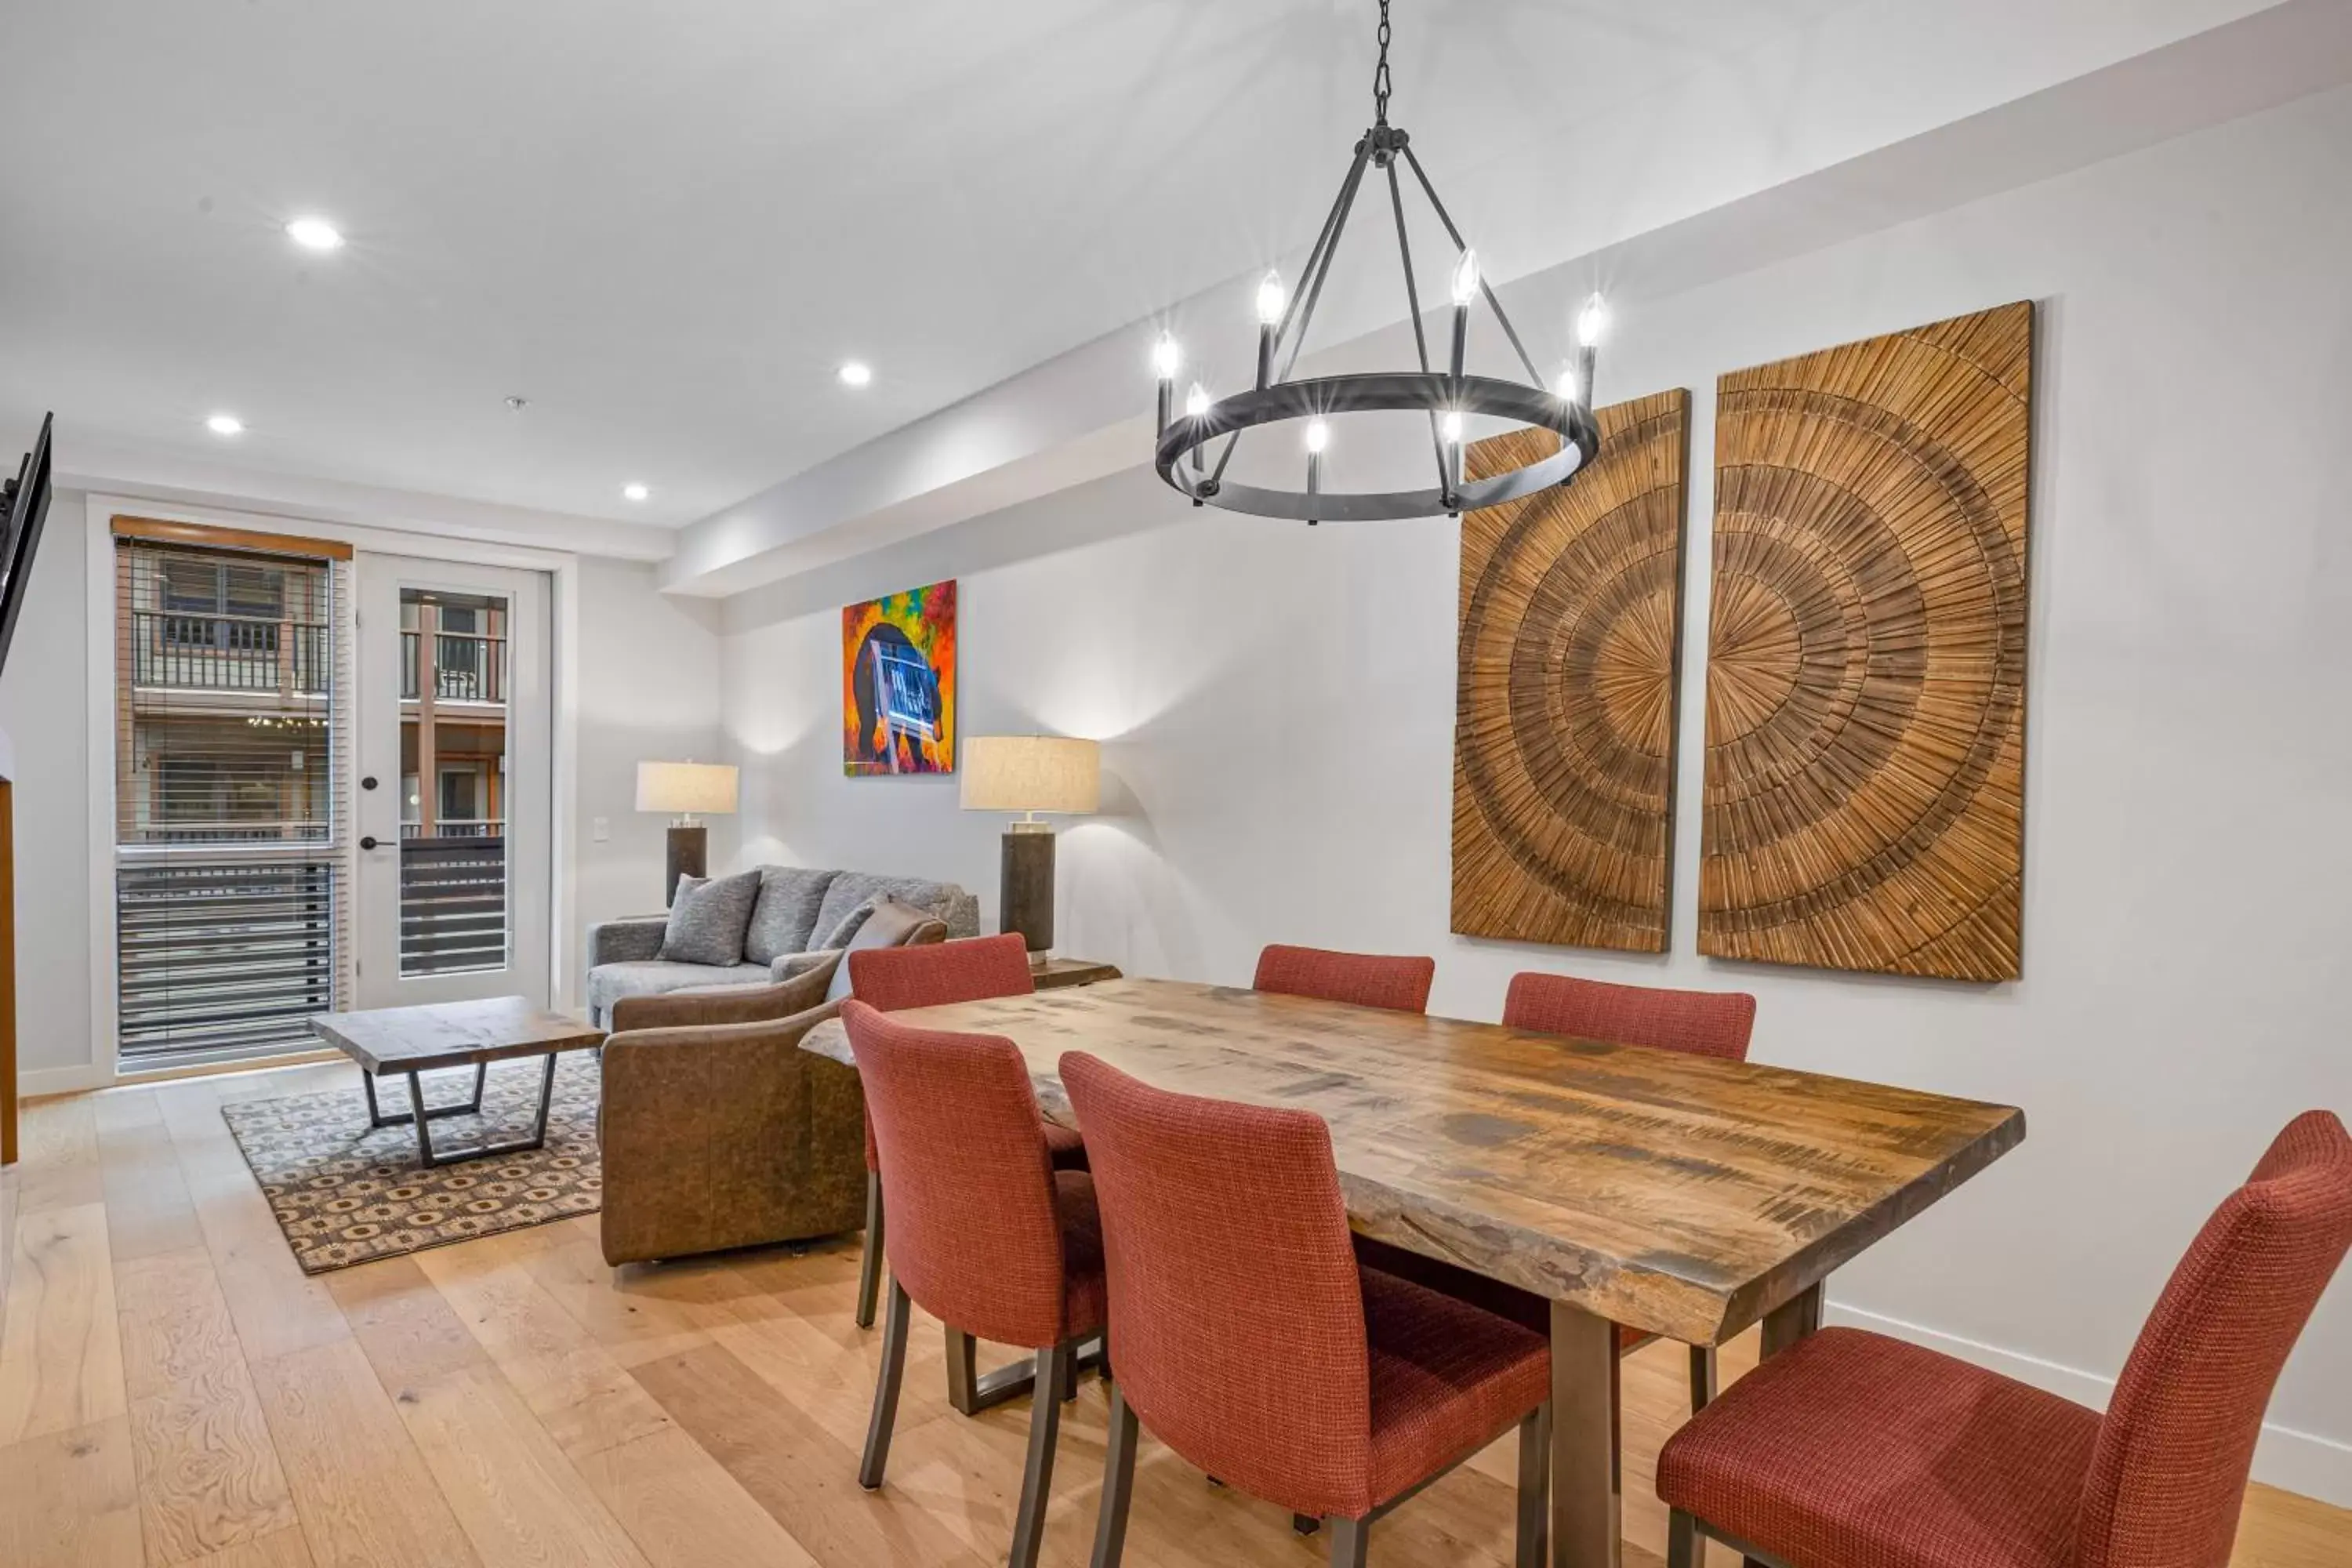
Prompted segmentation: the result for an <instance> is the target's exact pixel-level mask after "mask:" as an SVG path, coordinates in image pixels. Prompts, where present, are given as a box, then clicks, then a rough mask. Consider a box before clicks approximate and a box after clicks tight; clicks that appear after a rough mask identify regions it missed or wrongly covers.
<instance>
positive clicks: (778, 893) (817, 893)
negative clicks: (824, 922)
mask: <svg viewBox="0 0 2352 1568" xmlns="http://www.w3.org/2000/svg"><path fill="white" fill-rule="evenodd" d="M833 879H834V873H833V872H831V871H812V870H808V869H805V868H802V867H799V866H762V867H761V868H760V900H759V902H757V903H755V904H753V905H752V906H751V929H750V930H748V931H745V932H744V933H743V956H744V958H745V959H746V960H748V961H749V962H751V963H774V962H775V961H776V960H777V959H779V958H782V957H783V956H784V954H786V953H788V952H803V951H805V950H806V949H808V948H810V947H812V946H814V945H815V944H814V943H813V942H811V941H810V940H809V939H810V938H811V937H813V936H814V935H815V934H816V931H815V926H816V912H817V910H818V909H819V908H821V907H822V906H823V905H824V891H825V889H827V888H829V887H831V886H832V885H833Z"/></svg>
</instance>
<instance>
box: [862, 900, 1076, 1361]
mask: <svg viewBox="0 0 2352 1568" xmlns="http://www.w3.org/2000/svg"><path fill="white" fill-rule="evenodd" d="M1020 940H1021V939H1020V938H1019V937H1018V936H1015V937H1014V938H1013V941H1015V942H1018V941H1020ZM841 1022H842V1026H843V1027H844V1028H845V1029H846V1030H847V1031H848V1033H849V1046H850V1049H851V1050H852V1051H853V1052H854V1053H855V1054H856V1058H857V1075H858V1077H859V1078H860V1079H863V1080H864V1081H865V1084H866V1127H867V1129H868V1130H869V1131H870V1132H871V1134H872V1136H873V1138H874V1141H875V1144H876V1147H877V1150H878V1151H879V1152H880V1154H881V1172H882V1201H883V1203H884V1205H886V1207H887V1212H888V1214H889V1215H890V1225H889V1229H888V1231H887V1239H886V1242H885V1245H884V1250H885V1252H886V1253H887V1256H888V1258H889V1259H890V1272H891V1275H892V1276H893V1277H894V1278H895V1279H897V1280H898V1283H899V1284H900V1285H901V1286H903V1287H905V1288H906V1291H907V1294H908V1296H911V1297H912V1298H914V1300H915V1303H916V1305H918V1306H919V1307H921V1308H922V1309H923V1310H925V1311H927V1312H929V1313H930V1314H931V1315H932V1316H933V1317H935V1318H939V1319H940V1320H942V1321H946V1322H949V1323H952V1324H954V1325H955V1326H956V1327H957V1328H959V1329H961V1330H963V1331H965V1332H967V1333H971V1334H977V1335H979V1336H980V1337H981V1338H982V1339H984V1340H992V1341H994V1342H997V1343H999V1344H1007V1345H1026V1346H1028V1347H1030V1348H1032V1349H1035V1350H1043V1349H1045V1347H1046V1346H1049V1345H1054V1344H1058V1343H1060V1342H1061V1340H1062V1337H1063V1335H1062V1327H1063V1317H1064V1291H1063V1263H1062V1226H1061V1221H1060V1219H1059V1217H1058V1215H1057V1214H1056V1211H1055V1205H1054V1174H1053V1169H1052V1164H1051V1161H1050V1159H1049V1156H1048V1155H1047V1153H1046V1151H1045V1122H1044V1121H1043V1119H1042V1118H1041V1117H1039V1115H1038V1114H1037V1100H1036V1096H1035V1095H1034V1093H1033V1092H1031V1090H1030V1088H1029V1069H1028V1068H1027V1066H1026V1065H1025V1064H1024V1062H1023V1060H1022V1058H1021V1052H1020V1049H1019V1047H1015V1046H1014V1045H1013V1042H1012V1041H1010V1040H1007V1039H1004V1038H1002V1037H998V1036H995V1035H959V1034H953V1033H950V1032H949V1031H947V1030H944V1029H919V1028H914V1027H911V1026H908V1025H905V1024H900V1023H898V1022H896V1021H894V1020H892V1019H891V1018H890V1017H888V1016H887V1015H885V1014H883V1013H880V1012H878V1011H877V1010H876V1009H875V1008H873V1007H871V1006H868V1005H866V1004H865V1003H863V1002H860V1001H858V1000H856V998H855V997H853V998H851V999H850V1000H848V1001H846V1002H845V1003H843V1004H842V1007H841Z"/></svg>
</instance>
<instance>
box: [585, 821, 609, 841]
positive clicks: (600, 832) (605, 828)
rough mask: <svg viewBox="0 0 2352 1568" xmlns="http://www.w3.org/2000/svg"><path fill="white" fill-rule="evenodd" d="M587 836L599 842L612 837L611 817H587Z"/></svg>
mask: <svg viewBox="0 0 2352 1568" xmlns="http://www.w3.org/2000/svg"><path fill="white" fill-rule="evenodd" d="M588 837H591V838H593V839H594V840H595V841H596V842H597V843H599V844H603V843H604V842H605V841H607V840H608V839H610V838H611V837H613V819H612V818H611V817H609V816H592V817H590V818H589V819H588Z"/></svg>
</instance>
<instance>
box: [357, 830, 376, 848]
mask: <svg viewBox="0 0 2352 1568" xmlns="http://www.w3.org/2000/svg"><path fill="white" fill-rule="evenodd" d="M360 847H361V848H362V849H373V848H374V847H375V835H374V834H373V833H371V834H369V835H368V836H367V837H364V838H362V839H361V840H360Z"/></svg>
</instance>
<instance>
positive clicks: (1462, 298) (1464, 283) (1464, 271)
mask: <svg viewBox="0 0 2352 1568" xmlns="http://www.w3.org/2000/svg"><path fill="white" fill-rule="evenodd" d="M1477 297H1478V252H1477V251H1476V250H1475V248H1465V250H1464V251H1463V252H1462V259H1461V260H1459V261H1457V262H1455V263H1454V303H1455V304H1457V305H1467V304H1468V303H1469V302H1470V301H1471V300H1475V299H1476V298H1477Z"/></svg>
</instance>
